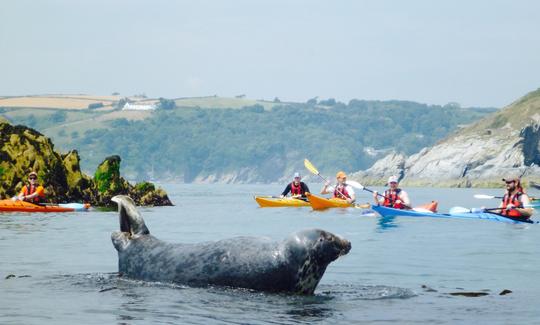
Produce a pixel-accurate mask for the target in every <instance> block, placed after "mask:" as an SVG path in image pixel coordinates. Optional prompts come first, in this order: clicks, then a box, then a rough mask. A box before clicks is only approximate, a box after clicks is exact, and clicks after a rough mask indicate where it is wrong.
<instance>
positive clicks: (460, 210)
mask: <svg viewBox="0 0 540 325" xmlns="http://www.w3.org/2000/svg"><path fill="white" fill-rule="evenodd" d="M448 213H449V214H458V213H471V210H470V209H467V208H464V207H453V208H450V211H448Z"/></svg>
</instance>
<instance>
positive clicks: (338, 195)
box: [334, 185, 351, 200]
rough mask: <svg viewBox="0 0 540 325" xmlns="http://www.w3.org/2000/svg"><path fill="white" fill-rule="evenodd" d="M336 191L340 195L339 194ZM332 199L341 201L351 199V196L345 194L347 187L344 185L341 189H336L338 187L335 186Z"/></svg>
mask: <svg viewBox="0 0 540 325" xmlns="http://www.w3.org/2000/svg"><path fill="white" fill-rule="evenodd" d="M338 190H339V192H341V193H339V192H338ZM342 194H343V195H342ZM334 197H335V198H338V199H342V200H346V199H350V198H351V196H350V195H349V192H347V186H346V185H343V187H341V188H338V185H336V187H335V189H334Z"/></svg>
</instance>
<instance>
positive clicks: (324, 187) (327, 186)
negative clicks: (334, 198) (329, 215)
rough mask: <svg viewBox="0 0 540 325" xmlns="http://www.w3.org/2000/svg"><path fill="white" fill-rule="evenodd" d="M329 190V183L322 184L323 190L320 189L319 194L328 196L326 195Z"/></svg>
mask: <svg viewBox="0 0 540 325" xmlns="http://www.w3.org/2000/svg"><path fill="white" fill-rule="evenodd" d="M330 188H332V187H331V186H330V182H328V181H326V182H324V186H323V188H322V189H321V194H328V193H330Z"/></svg>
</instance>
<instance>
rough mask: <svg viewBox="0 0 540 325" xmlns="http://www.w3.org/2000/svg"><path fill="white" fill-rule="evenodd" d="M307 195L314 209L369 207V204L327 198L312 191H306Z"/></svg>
mask: <svg viewBox="0 0 540 325" xmlns="http://www.w3.org/2000/svg"><path fill="white" fill-rule="evenodd" d="M306 195H307V197H308V198H309V202H311V208H313V210H324V209H329V208H352V207H355V208H364V209H367V208H369V206H370V205H369V204H354V203H349V202H347V201H345V200H343V199H338V198H330V199H327V198H325V197H322V196H318V195H315V194H311V193H306Z"/></svg>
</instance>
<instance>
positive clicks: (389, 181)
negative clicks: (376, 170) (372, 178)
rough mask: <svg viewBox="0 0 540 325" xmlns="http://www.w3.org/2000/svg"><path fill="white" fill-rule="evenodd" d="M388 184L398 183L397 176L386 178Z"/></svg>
mask: <svg viewBox="0 0 540 325" xmlns="http://www.w3.org/2000/svg"><path fill="white" fill-rule="evenodd" d="M390 183H399V182H398V178H397V176H395V175H392V176H390V177H388V184H390Z"/></svg>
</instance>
